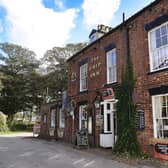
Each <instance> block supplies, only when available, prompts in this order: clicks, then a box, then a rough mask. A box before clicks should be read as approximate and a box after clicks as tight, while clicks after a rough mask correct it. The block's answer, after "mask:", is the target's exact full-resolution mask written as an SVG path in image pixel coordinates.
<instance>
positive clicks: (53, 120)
mask: <svg viewBox="0 0 168 168" xmlns="http://www.w3.org/2000/svg"><path fill="white" fill-rule="evenodd" d="M55 111H56V110H55V109H52V110H51V128H55Z"/></svg>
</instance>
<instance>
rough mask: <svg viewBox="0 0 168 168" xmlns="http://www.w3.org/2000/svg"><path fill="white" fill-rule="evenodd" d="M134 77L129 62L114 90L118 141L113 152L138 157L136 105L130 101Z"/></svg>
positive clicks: (134, 81)
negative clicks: (119, 83)
mask: <svg viewBox="0 0 168 168" xmlns="http://www.w3.org/2000/svg"><path fill="white" fill-rule="evenodd" d="M135 83H136V80H135V77H134V74H133V67H132V63H131V61H130V60H128V62H127V67H126V71H125V73H123V74H122V82H121V85H120V86H119V88H118V89H116V90H115V94H116V97H117V99H118V103H117V120H118V127H117V128H118V130H117V132H118V139H117V143H116V145H115V147H114V151H117V152H119V153H129V154H130V155H139V154H140V147H139V143H138V140H137V135H136V127H135V115H136V105H135V104H134V102H133V100H132V94H133V91H134V87H135Z"/></svg>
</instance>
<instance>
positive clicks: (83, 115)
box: [79, 105, 88, 130]
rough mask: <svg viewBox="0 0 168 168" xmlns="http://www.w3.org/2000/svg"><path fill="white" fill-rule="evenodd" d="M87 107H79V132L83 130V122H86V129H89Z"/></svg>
mask: <svg viewBox="0 0 168 168" xmlns="http://www.w3.org/2000/svg"><path fill="white" fill-rule="evenodd" d="M86 108H87V105H80V106H79V130H81V129H82V124H83V123H82V122H84V128H88V114H87V110H86Z"/></svg>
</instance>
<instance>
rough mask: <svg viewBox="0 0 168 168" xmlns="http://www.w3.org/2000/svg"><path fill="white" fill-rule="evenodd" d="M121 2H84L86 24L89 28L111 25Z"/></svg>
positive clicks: (86, 0) (97, 0)
mask: <svg viewBox="0 0 168 168" xmlns="http://www.w3.org/2000/svg"><path fill="white" fill-rule="evenodd" d="M119 6H120V0H84V2H83V4H82V8H83V12H84V23H85V24H86V25H87V26H88V27H91V26H97V25H98V24H105V25H111V23H112V20H113V17H114V14H115V12H116V11H117V10H118V8H119Z"/></svg>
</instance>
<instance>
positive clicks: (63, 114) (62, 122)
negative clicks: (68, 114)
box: [59, 108, 65, 128]
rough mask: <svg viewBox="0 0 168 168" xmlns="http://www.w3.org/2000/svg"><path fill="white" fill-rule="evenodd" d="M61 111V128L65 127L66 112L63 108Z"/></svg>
mask: <svg viewBox="0 0 168 168" xmlns="http://www.w3.org/2000/svg"><path fill="white" fill-rule="evenodd" d="M59 111H60V115H59V118H60V121H59V127H60V128H65V113H64V111H63V110H62V108H61V109H60V110H59Z"/></svg>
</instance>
